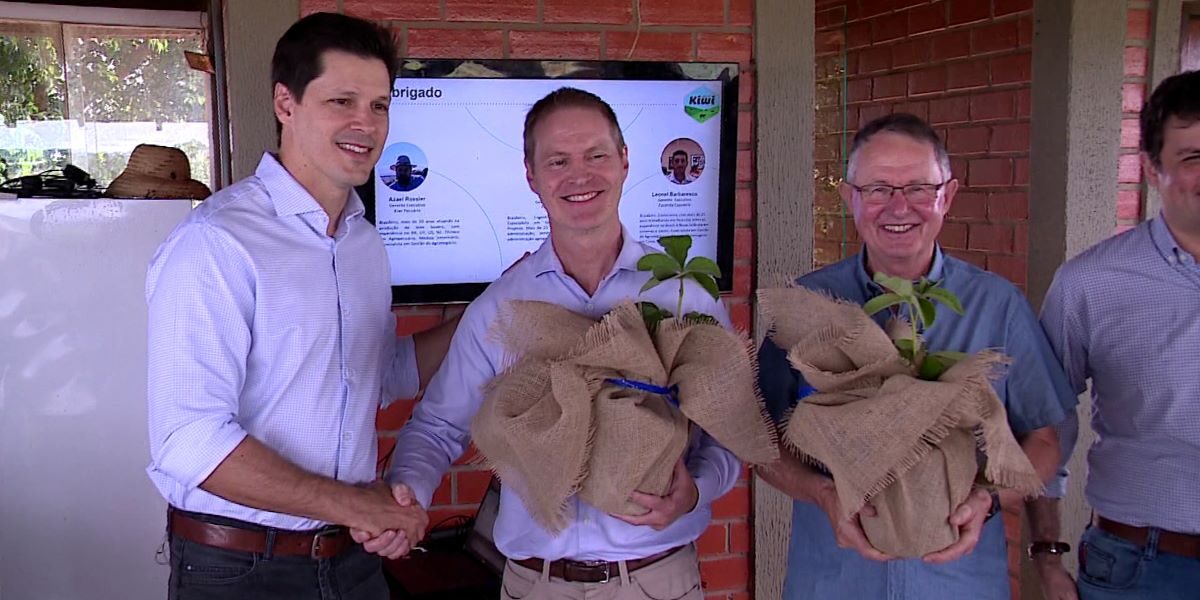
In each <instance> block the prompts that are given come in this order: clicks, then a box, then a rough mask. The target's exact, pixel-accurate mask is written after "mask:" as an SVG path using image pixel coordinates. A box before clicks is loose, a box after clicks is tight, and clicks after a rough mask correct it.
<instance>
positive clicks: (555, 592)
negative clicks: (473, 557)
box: [500, 544, 704, 600]
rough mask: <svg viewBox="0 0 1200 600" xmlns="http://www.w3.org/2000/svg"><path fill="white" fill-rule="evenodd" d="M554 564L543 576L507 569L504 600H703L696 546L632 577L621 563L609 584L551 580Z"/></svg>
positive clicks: (511, 565) (510, 565)
mask: <svg viewBox="0 0 1200 600" xmlns="http://www.w3.org/2000/svg"><path fill="white" fill-rule="evenodd" d="M549 565H550V563H549V562H546V564H545V566H544V567H543V572H541V573H539V572H537V571H534V570H532V569H527V568H525V567H522V566H521V565H518V564H515V563H513V562H512V561H511V560H510V561H508V563H507V564H506V565H505V566H504V582H503V587H502V588H501V591H500V597H501V598H502V599H503V600H703V598H704V591H703V590H702V589H701V588H700V564H699V562H698V559H697V556H696V546H695V545H694V544H689V545H688V546H687V547H686V548H683V549H682V550H680V551H679V552H676V553H675V554H672V555H671V556H668V557H667V558H664V559H662V560H660V561H658V562H656V563H654V564H652V565H650V566H647V567H643V568H641V569H638V570H637V571H634V572H632V573H630V572H629V571H628V570H627V569H626V568H625V562H624V561H621V562H620V568H621V574H620V577H614V578H613V579H612V580H610V581H608V582H607V583H577V582H569V581H563V580H561V579H554V578H551V577H550V566H549Z"/></svg>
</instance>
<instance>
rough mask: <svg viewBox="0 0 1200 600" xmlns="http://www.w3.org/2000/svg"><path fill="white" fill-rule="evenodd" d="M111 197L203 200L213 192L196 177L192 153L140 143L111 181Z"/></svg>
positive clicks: (109, 186) (105, 193)
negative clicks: (194, 177) (192, 167)
mask: <svg viewBox="0 0 1200 600" xmlns="http://www.w3.org/2000/svg"><path fill="white" fill-rule="evenodd" d="M104 195H106V196H108V197H110V198H189V199H193V200H203V199H205V198H207V197H209V196H211V195H212V192H210V191H209V189H208V187H207V186H205V185H204V184H203V183H200V182H199V181H196V180H195V179H192V169H191V166H190V165H189V163H188V157H187V155H186V154H184V153H183V150H180V149H179V148H170V147H167V146H154V145H151V144H138V146H137V147H136V148H134V149H133V154H131V155H130V156H129V163H128V164H126V165H125V170H124V171H122V172H121V174H120V175H118V176H117V178H116V179H114V180H113V182H112V183H111V184H109V185H108V189H107V190H105V192H104Z"/></svg>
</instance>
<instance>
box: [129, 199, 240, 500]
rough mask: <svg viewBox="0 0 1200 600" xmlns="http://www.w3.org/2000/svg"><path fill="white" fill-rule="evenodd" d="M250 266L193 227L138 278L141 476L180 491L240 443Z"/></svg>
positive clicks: (227, 245) (221, 240)
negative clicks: (142, 305)
mask: <svg viewBox="0 0 1200 600" xmlns="http://www.w3.org/2000/svg"><path fill="white" fill-rule="evenodd" d="M249 265H250V263H249V261H248V260H245V256H244V255H243V254H242V253H241V251H240V250H239V248H238V247H237V246H236V245H235V244H234V243H233V242H232V241H231V240H230V239H229V238H228V237H226V236H225V234H223V233H222V232H220V231H219V230H216V229H215V228H213V227H211V226H208V225H206V224H203V223H196V224H190V225H188V226H185V227H184V228H181V229H180V230H179V231H177V232H176V233H175V234H174V235H173V236H172V238H171V239H170V240H168V242H167V243H165V244H164V245H163V246H162V247H161V248H160V249H159V252H158V253H157V254H156V255H155V257H154V259H153V260H152V262H151V265H150V269H149V272H148V275H147V281H146V299H147V303H148V305H149V321H148V340H147V342H148V348H147V350H148V354H149V360H148V365H147V370H148V372H147V376H148V377H147V398H148V422H149V433H150V454H151V465H150V468H151V469H152V470H155V471H158V472H160V473H162V474H164V475H166V476H168V477H170V478H171V479H173V480H174V481H176V482H178V484H179V485H181V486H183V487H184V488H187V489H191V488H195V487H197V486H199V485H200V484H201V483H203V482H204V480H205V479H207V478H208V476H209V475H210V474H212V472H213V470H215V469H216V468H217V466H218V465H219V464H220V463H221V461H223V460H224V459H225V457H227V456H228V455H229V453H230V452H232V451H233V449H234V448H235V447H236V446H237V445H238V444H239V443H241V441H242V439H243V438H245V437H246V432H245V430H243V429H242V427H241V426H240V425H239V424H238V420H237V415H238V398H239V396H240V394H241V390H242V386H243V385H244V383H245V376H246V357H247V355H248V353H249V351H250V344H251V336H250V327H251V322H252V321H251V319H252V318H253V313H254V276H253V271H252V268H251V267H250V266H249Z"/></svg>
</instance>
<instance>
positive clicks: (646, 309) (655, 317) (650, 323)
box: [637, 302, 671, 331]
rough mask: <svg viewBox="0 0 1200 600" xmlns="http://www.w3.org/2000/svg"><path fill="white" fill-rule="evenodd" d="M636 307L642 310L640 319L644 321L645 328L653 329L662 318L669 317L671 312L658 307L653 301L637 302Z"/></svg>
mask: <svg viewBox="0 0 1200 600" xmlns="http://www.w3.org/2000/svg"><path fill="white" fill-rule="evenodd" d="M637 304H638V308H639V309H641V311H642V320H643V321H645V322H646V328H647V329H649V330H650V331H654V330H655V328H657V327H658V324H659V323H661V322H662V321H663V320H664V319H668V318H670V317H671V313H670V312H667V311H665V310H663V309H661V308H659V307H658V305H657V304H655V303H653V302H638V303H637Z"/></svg>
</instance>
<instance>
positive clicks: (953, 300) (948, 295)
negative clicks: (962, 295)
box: [925, 287, 963, 315]
mask: <svg viewBox="0 0 1200 600" xmlns="http://www.w3.org/2000/svg"><path fill="white" fill-rule="evenodd" d="M925 295H926V296H928V297H929V298H932V299H934V300H937V301H938V302H941V303H942V304H945V305H946V308H949V309H950V310H952V311H954V312H956V313H958V314H960V315H961V314H963V305H962V302H959V300H958V296H955V295H954V292H951V291H950V290H948V289H946V288H940V287H932V288H929V290H927V291H926V292H925Z"/></svg>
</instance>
